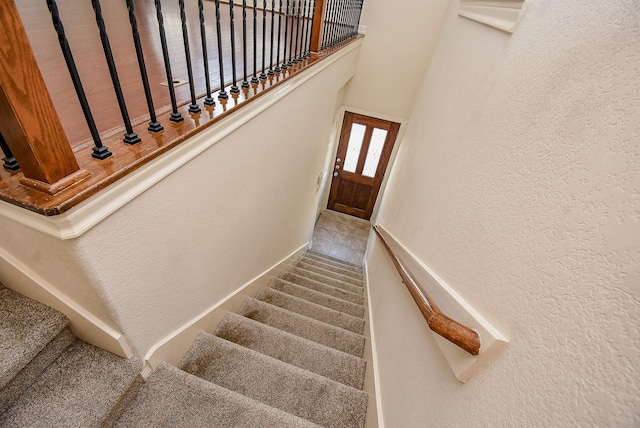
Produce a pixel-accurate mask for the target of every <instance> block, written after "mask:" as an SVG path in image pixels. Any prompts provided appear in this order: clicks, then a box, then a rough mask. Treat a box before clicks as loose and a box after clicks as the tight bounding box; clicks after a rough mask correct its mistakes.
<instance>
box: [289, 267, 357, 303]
mask: <svg viewBox="0 0 640 428" xmlns="http://www.w3.org/2000/svg"><path fill="white" fill-rule="evenodd" d="M280 278H282V279H284V280H285V281H289V282H292V283H294V284H297V285H300V286H302V287H306V288H309V289H311V290H315V291H318V292H320V293H324V294H327V295H329V296H333V297H337V298H339V299H342V300H346V301H348V302H351V303H354V304H356V305H362V304H364V296H362V295H361V294H356V293H352V292H350V291H347V290H344V289H342V288H338V287H334V286H332V285H329V284H325V283H324V282H320V281H316V280H314V279H311V278H307V277H306V276H303V275H299V274H297V273H294V272H283V273H281V274H280Z"/></svg>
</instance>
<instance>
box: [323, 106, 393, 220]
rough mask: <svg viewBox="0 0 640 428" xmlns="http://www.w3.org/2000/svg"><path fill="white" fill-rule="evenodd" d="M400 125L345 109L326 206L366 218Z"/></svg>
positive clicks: (372, 204)
mask: <svg viewBox="0 0 640 428" xmlns="http://www.w3.org/2000/svg"><path fill="white" fill-rule="evenodd" d="M398 129H400V124H399V123H395V122H389V121H386V120H382V119H376V118H373V117H369V116H364V115H361V114H355V113H351V112H346V113H345V114H344V121H343V123H342V131H341V133H340V142H339V145H338V153H337V155H336V159H335V162H334V164H333V180H332V181H331V193H330V194H329V204H328V208H329V209H331V210H335V211H340V212H343V213H345V214H350V215H353V216H356V217H360V218H363V219H365V220H369V218H371V212H372V211H373V206H374V204H375V203H376V197H377V196H378V191H379V190H380V185H381V184H382V179H383V177H384V173H385V171H386V169H387V164H388V163H389V157H390V156H391V150H392V149H393V144H394V143H395V141H396V136H397V135H398Z"/></svg>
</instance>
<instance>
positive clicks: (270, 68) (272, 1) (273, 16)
mask: <svg viewBox="0 0 640 428" xmlns="http://www.w3.org/2000/svg"><path fill="white" fill-rule="evenodd" d="M275 12H276V0H271V46H270V48H269V72H268V73H267V74H268V75H269V76H273V24H274V22H275V19H276V16H275Z"/></svg>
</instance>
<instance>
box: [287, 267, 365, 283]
mask: <svg viewBox="0 0 640 428" xmlns="http://www.w3.org/2000/svg"><path fill="white" fill-rule="evenodd" d="M295 265H296V267H299V268H302V269H305V270H308V271H311V272H315V273H319V274H320V275H324V276H327V277H329V278H334V279H339V280H340V281H344V282H348V283H350V284H353V285H357V286H360V287H362V274H361V273H355V272H338V271H337V270H334V269H325V268H324V267H321V266H316V265H314V264H312V263H306V262H304V261H302V260H298V261H297V262H296V264H295Z"/></svg>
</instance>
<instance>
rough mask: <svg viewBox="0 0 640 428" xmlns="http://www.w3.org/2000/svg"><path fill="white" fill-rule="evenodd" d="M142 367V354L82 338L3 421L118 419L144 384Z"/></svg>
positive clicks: (42, 423)
mask: <svg viewBox="0 0 640 428" xmlns="http://www.w3.org/2000/svg"><path fill="white" fill-rule="evenodd" d="M141 369H142V363H141V361H140V360H139V359H138V358H132V359H130V360H125V359H122V358H120V357H117V356H115V355H113V354H111V353H109V352H107V351H104V350H102V349H98V348H96V347H94V346H91V345H89V344H87V343H85V342H82V341H81V340H76V341H75V342H74V343H73V344H71V345H70V346H69V347H68V348H67V349H66V351H65V352H63V353H62V354H61V355H60V357H59V358H58V359H57V360H56V361H55V362H54V363H53V364H51V365H50V366H49V367H48V368H47V369H46V370H45V371H44V373H42V375H41V376H40V377H39V378H38V380H37V381H36V382H34V383H33V385H31V387H30V388H29V389H27V390H26V391H25V392H24V393H23V394H22V396H20V397H19V398H18V399H17V400H16V401H15V402H14V403H13V405H12V406H11V407H10V408H9V409H8V410H7V411H6V412H5V413H4V414H3V415H2V416H0V426H19V427H23V426H24V427H27V426H28V427H61V426H65V427H66V426H68V427H71V426H74V427H88V426H102V425H103V424H105V425H106V424H109V423H112V422H114V421H115V419H117V417H119V416H120V414H121V412H122V410H123V409H124V407H126V405H127V404H128V400H129V399H132V398H133V394H135V392H136V390H137V388H138V387H139V386H140V385H141V383H142V378H141V377H140V375H139V373H140V370H141Z"/></svg>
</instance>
